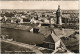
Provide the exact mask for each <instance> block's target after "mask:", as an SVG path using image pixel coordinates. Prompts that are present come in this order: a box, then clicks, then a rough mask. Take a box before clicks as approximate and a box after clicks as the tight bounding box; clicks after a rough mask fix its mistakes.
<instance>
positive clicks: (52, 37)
mask: <svg viewBox="0 0 80 54" xmlns="http://www.w3.org/2000/svg"><path fill="white" fill-rule="evenodd" d="M59 40H60V39H59V38H58V37H57V36H56V35H55V33H54V32H53V31H52V33H51V34H50V35H49V36H48V37H47V38H45V41H46V42H51V43H56V42H57V41H59Z"/></svg>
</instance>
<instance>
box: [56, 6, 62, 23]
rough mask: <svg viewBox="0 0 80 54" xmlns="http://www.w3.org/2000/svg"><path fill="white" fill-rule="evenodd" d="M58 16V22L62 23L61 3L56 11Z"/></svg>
mask: <svg viewBox="0 0 80 54" xmlns="http://www.w3.org/2000/svg"><path fill="white" fill-rule="evenodd" d="M56 17H57V21H56V24H59V25H62V12H61V9H60V6H59V5H58V10H57V11H56Z"/></svg>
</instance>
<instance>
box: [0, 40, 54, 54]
mask: <svg viewBox="0 0 80 54" xmlns="http://www.w3.org/2000/svg"><path fill="white" fill-rule="evenodd" d="M1 43H2V48H1V49H2V52H4V51H14V52H15V51H25V52H34V53H36V54H37V53H40V54H42V52H48V53H51V52H53V50H51V49H47V48H43V47H38V46H35V45H29V44H24V43H21V42H16V41H9V40H1ZM5 44H6V45H5ZM10 46H11V47H10ZM5 48H6V49H5Z"/></svg>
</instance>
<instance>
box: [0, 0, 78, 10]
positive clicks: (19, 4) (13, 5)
mask: <svg viewBox="0 0 80 54" xmlns="http://www.w3.org/2000/svg"><path fill="white" fill-rule="evenodd" d="M58 5H60V7H61V9H79V7H78V5H79V2H78V1H0V9H57V8H58Z"/></svg>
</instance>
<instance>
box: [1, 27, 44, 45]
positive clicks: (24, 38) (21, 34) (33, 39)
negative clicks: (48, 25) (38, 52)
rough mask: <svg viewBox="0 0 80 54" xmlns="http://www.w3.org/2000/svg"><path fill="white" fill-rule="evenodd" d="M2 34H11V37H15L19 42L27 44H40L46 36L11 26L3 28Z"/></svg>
mask: <svg viewBox="0 0 80 54" xmlns="http://www.w3.org/2000/svg"><path fill="white" fill-rule="evenodd" d="M1 34H2V35H9V38H14V39H15V40H16V41H18V42H22V43H27V44H35V43H36V44H40V43H42V42H43V40H44V36H43V35H41V34H39V33H38V34H36V33H31V32H27V31H23V30H17V29H11V28H1Z"/></svg>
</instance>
